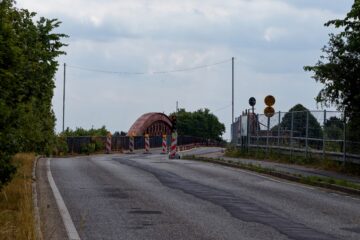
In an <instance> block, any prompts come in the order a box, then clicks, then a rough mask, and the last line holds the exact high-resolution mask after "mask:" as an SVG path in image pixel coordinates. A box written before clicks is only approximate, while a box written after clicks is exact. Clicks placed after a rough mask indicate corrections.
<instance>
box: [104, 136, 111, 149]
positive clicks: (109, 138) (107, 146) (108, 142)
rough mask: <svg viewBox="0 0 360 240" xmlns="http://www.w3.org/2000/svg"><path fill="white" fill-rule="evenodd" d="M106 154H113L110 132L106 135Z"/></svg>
mask: <svg viewBox="0 0 360 240" xmlns="http://www.w3.org/2000/svg"><path fill="white" fill-rule="evenodd" d="M105 148H106V153H107V154H109V153H111V133H110V132H108V134H107V135H106V147H105Z"/></svg>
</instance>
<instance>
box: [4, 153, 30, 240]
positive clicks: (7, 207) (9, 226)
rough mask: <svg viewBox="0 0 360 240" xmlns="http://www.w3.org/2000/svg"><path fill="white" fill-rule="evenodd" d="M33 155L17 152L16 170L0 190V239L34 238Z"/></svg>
mask: <svg viewBox="0 0 360 240" xmlns="http://www.w3.org/2000/svg"><path fill="white" fill-rule="evenodd" d="M34 160H35V155H34V154H32V153H21V154H17V155H16V156H15V157H14V158H13V160H12V161H13V163H14V164H15V165H16V166H17V172H16V174H15V176H14V178H13V179H12V181H11V182H10V183H9V184H8V185H7V186H5V187H4V188H3V189H2V190H1V192H0V240H10V239H11V240H14V239H19V240H22V239H28V240H32V239H35V230H34V229H35V228H34V218H33V205H32V204H33V202H32V187H31V184H32V175H31V174H32V168H33V163H34Z"/></svg>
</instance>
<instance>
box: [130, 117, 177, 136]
mask: <svg viewBox="0 0 360 240" xmlns="http://www.w3.org/2000/svg"><path fill="white" fill-rule="evenodd" d="M171 130H172V123H171V121H170V119H169V117H168V116H167V115H165V114H164V113H157V112H150V113H145V114H143V115H142V116H141V117H139V118H138V119H137V120H136V121H135V122H134V124H133V125H132V126H131V127H130V129H129V131H128V136H130V135H131V134H134V135H136V136H142V135H144V134H145V133H147V134H149V135H150V136H161V135H162V134H164V133H166V134H171Z"/></svg>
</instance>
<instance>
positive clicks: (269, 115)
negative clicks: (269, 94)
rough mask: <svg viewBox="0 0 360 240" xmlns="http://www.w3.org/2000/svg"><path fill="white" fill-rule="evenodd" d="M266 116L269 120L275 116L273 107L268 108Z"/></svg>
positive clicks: (265, 111) (265, 110) (265, 112)
mask: <svg viewBox="0 0 360 240" xmlns="http://www.w3.org/2000/svg"><path fill="white" fill-rule="evenodd" d="M264 114H265V116H267V117H268V118H271V117H272V116H274V114H275V109H274V108H273V107H269V106H268V107H266V108H265V109H264Z"/></svg>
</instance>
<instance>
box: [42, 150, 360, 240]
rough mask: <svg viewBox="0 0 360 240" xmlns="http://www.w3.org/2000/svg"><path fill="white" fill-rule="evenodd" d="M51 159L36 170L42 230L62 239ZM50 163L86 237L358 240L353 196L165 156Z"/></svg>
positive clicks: (359, 209)
mask: <svg viewBox="0 0 360 240" xmlns="http://www.w3.org/2000/svg"><path fill="white" fill-rule="evenodd" d="M46 160H47V159H43V160H42V161H40V163H39V165H38V167H37V176H38V177H39V178H40V180H41V181H40V183H39V184H38V185H39V187H38V188H39V191H38V194H39V199H40V201H39V202H40V209H41V220H42V230H43V232H44V233H43V234H44V236H45V239H50V238H51V239H61V238H63V237H64V234H66V231H65V230H64V225H63V224H62V223H61V220H59V219H61V218H60V217H59V216H60V215H59V214H58V210H56V209H57V207H56V204H55V203H54V199H53V196H52V192H51V191H50V190H49V189H50V187H49V186H48V180H47V178H46V174H45V172H46ZM50 160H51V161H50V167H51V173H52V176H53V179H54V181H55V184H56V186H57V188H58V190H59V192H60V194H61V196H62V199H63V201H64V204H65V205H66V207H67V209H68V212H69V213H70V215H71V219H72V221H73V223H74V226H75V228H76V230H77V232H78V234H79V236H80V237H81V239H159V240H161V239H217V240H218V239H242V240H247V239H249V240H250V239H262V240H263V239H264V240H266V239H276V240H282V239H294V240H310V239H314V240H333V239H334V240H335V239H346V240H351V239H353V240H359V239H360V199H359V198H357V197H354V196H348V195H343V194H339V193H335V192H332V191H327V190H324V189H320V188H313V187H308V186H305V185H301V184H297V183H291V182H287V181H284V180H279V179H275V178H270V177H267V176H263V175H259V174H257V173H253V172H248V171H244V170H240V169H232V168H229V167H224V166H219V165H214V164H210V163H203V162H195V161H189V160H169V159H167V158H166V156H164V155H160V154H149V155H145V154H134V155H125V154H123V155H120V154H119V155H98V156H87V157H75V158H56V159H55V158H54V159H50ZM49 225H51V226H52V228H49ZM54 226H56V228H55V227H54ZM63 239H64V238H63Z"/></svg>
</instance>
